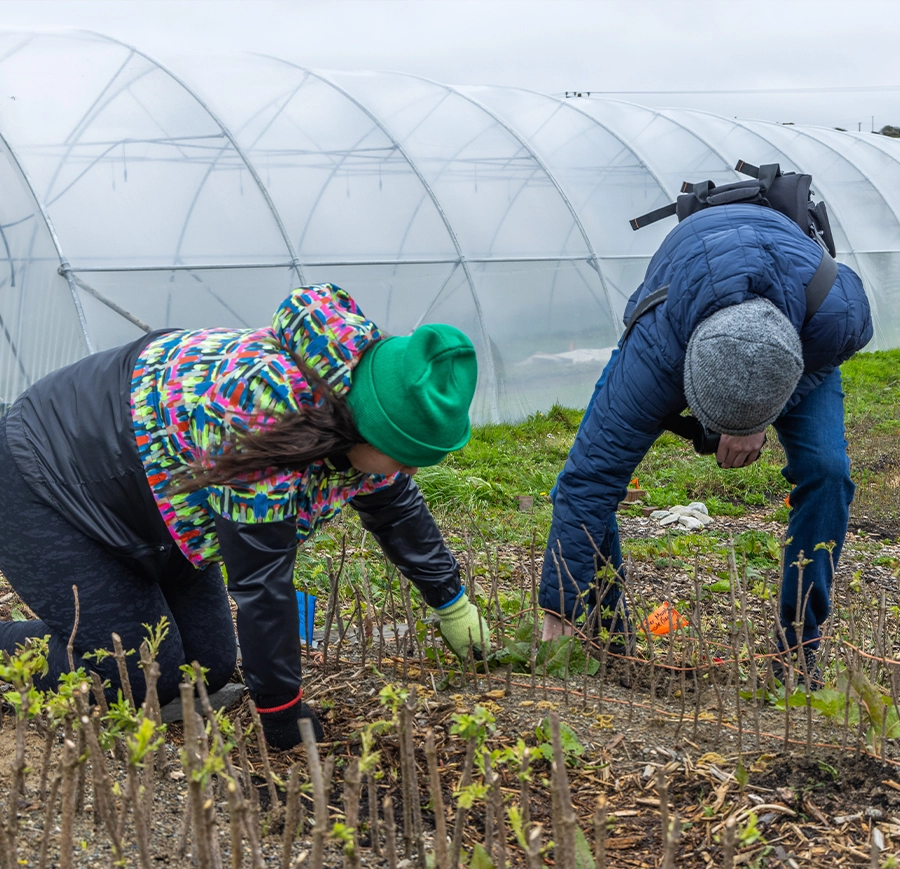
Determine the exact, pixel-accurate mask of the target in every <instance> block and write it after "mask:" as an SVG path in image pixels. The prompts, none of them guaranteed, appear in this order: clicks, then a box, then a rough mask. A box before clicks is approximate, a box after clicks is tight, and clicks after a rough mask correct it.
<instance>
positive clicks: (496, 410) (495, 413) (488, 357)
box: [282, 61, 500, 421]
mask: <svg viewBox="0 0 900 869" xmlns="http://www.w3.org/2000/svg"><path fill="white" fill-rule="evenodd" d="M282 62H283V63H287V64H289V65H291V66H295V67H296V68H297V69H300V70H303V71H304V72H307V73H309V75H311V76H314V77H315V78H317V79H319V80H320V81H321V82H323V83H324V84H326V85H329V86H330V87H332V88H334V89H335V90H336V91H337V92H338V93H340V94H343V95H344V97H346V98H347V99H348V100H350V102H352V103H353V104H354V105H355V106H356V107H357V108H358V109H359V110H360V111H362V112H365V114H366V115H367V116H368V117H369V119H370V120H371V121H372V122H373V123H374V124H375V125H376V126H377V127H378V128H379V129H380V130H381V131H382V132H383V133H384V134H385V135H386V136H387V137H388V138H389V139H390V140H391V141H392V142H393V143H394V146H395V147H396V149H397V153H398V154H400V155H401V156H402V157H403V159H404V160H406V162H407V164H408V165H409V168H410V169H412V171H413V172H414V173H415V175H416V178H418V179H419V183H420V184H421V185H422V187H423V188H424V189H425V191H426V193H427V194H428V196H429V197H430V199H431V201H432V203H433V204H434V207H435V209H437V212H438V214H439V215H440V217H441V220H442V221H443V223H444V228H445V229H446V230H447V234H448V235H449V236H450V240H451V241H452V242H453V247H454V249H455V250H456V252H457V254H458V256H459V264H460V265H461V266H462V268H463V273H464V274H465V276H466V281H467V282H468V284H469V291H470V292H471V294H472V302H473V304H474V305H475V313H476V314H477V316H478V325H479V326H480V327H481V336H482V340H483V341H484V350H485V363H486V367H487V378H488V382H489V383H490V384H491V387H492V389H491V393H490V401H491V414H492V417H493V419H494V420H495V421H496V420H499V419H500V405H499V398H498V392H499V384H498V383H497V373H496V370H495V369H494V358H493V354H492V350H491V346H492V345H491V339H490V335H489V334H488V331H487V325H486V324H485V322H484V312H483V311H482V310H481V302H480V301H479V300H478V293H477V292H476V290H475V281H474V279H473V277H472V271H471V269H470V268H469V265H468V263H467V262H466V256H465V254H464V253H463V251H462V247H461V246H460V244H459V239H458V238H457V236H456V232H455V231H454V229H453V227H452V225H451V224H450V220H449V218H448V217H447V214H446V212H445V211H444V208H443V206H442V205H441V203H440V200H439V199H438V198H437V194H436V193H435V192H434V190H433V189H432V188H431V185H430V184H429V183H428V181H427V180H426V179H425V176H424V175H423V174H422V171H421V170H420V169H419V167H418V166H417V165H416V164H415V162H414V161H413V160H412V158H411V157H410V155H409V154H408V153H407V151H406V149H405V148H404V147H403V145H402V144H401V143H400V142H399V141H398V140H397V138H396V137H395V136H394V135H393V134H392V133H391V132H390V130H388V129H387V127H385V125H384V124H383V123H382V122H381V121H380V120H379V119H378V118H377V117H376V116H375V114H374V113H373V112H372V111H370V110H369V109H368V108H367V107H366V106H365V105H363V104H362V103H361V102H360V101H359V100H358V99H356V97H354V96H353V95H352V94H351V93H350V92H349V91H347V90H345V89H344V88H342V87H341V86H340V85H339V84H337V82H334V81H332V80H331V79H329V78H327V77H325V76H324V75H322V74H321V73H318V72H315V71H314V70H311V69H308V68H306V67H303V66H300V65H299V64H295V63H291V62H290V61H282Z"/></svg>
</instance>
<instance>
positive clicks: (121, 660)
mask: <svg viewBox="0 0 900 869" xmlns="http://www.w3.org/2000/svg"><path fill="white" fill-rule="evenodd" d="M112 641H113V657H114V658H115V659H116V666H117V667H118V668H119V681H120V682H121V683H122V693H123V694H124V695H125V699H126V700H127V701H128V702H129V703H130V704H131V708H132V709H135V708H136V707H135V705H134V694H133V692H132V690H131V680H130V679H129V678H128V662H127V661H126V660H125V650H124V649H123V648H122V638H121V637H120V636H119V635H118V634H116V633H114V634H113V635H112ZM185 708H187V707H185Z"/></svg>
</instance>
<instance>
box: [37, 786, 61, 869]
mask: <svg viewBox="0 0 900 869" xmlns="http://www.w3.org/2000/svg"><path fill="white" fill-rule="evenodd" d="M61 781H62V773H61V772H60V771H59V770H57V772H56V775H54V776H53V781H52V782H51V783H50V796H49V797H48V798H47V801H46V803H45V805H44V831H43V833H42V834H41V852H40V857H39V858H38V869H47V852H48V850H49V847H50V831H51V830H52V829H53V816H54V815H55V814H56V797H57V796H58V795H59V785H60V782H61Z"/></svg>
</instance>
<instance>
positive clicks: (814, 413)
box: [774, 369, 856, 649]
mask: <svg viewBox="0 0 900 869" xmlns="http://www.w3.org/2000/svg"><path fill="white" fill-rule="evenodd" d="M774 425H775V431H776V432H778V439H779V440H780V441H781V445H782V446H783V447H784V451H785V453H786V454H787V465H785V467H784V469H783V470H782V472H781V473H782V474H783V475H784V478H785V479H786V480H787V481H788V482H789V483H793V484H794V487H795V488H794V490H793V491H792V492H791V496H790V504H791V516H790V520H789V522H788V529H787V536H788V539H790V541H791V542H790V543H789V544H788V546H787V549H786V550H785V559H784V563H785V568H784V583H783V586H782V591H781V602H780V604H781V624H782V627H783V628H784V633H785V636H786V638H787V641H788V646H793V645H795V644H796V643H797V632H796V631H795V629H794V625H793V622H794V621H795V620H797V621H799V619H796V612H797V586H798V570H797V567H795V566H794V564H795V563H796V562H797V560H798V558H799V556H800V553H801V552H802V553H803V558H804V559H811V560H812V562H811V563H810V564H807V565H806V566H805V567H804V568H803V582H802V587H801V588H800V600H801V606H802V602H803V601H804V600H806V608H805V610H804V612H803V618H802V622H803V631H802V639H803V641H804V642H805V643H807V644H808V645H809V646H810V647H811V648H814V649H815V648H818V646H819V634H820V628H821V625H822V623H823V622H824V621H825V619H827V618H828V615H829V613H830V612H831V581H832V578H833V575H834V569H835V568H836V567H837V563H838V559H839V558H840V555H841V548H842V547H843V545H844V537H845V536H846V534H847V523H848V522H849V520H850V503H851V502H852V501H853V493H854V491H855V488H856V487H855V486H854V485H853V482H852V481H851V480H850V460H849V458H848V457H847V441H846V440H845V438H844V393H843V391H842V389H841V372H840V369H835V371H834V372H832V373H831V374H830V375H829V376H828V377H827V378H825V380H824V381H822V383H821V384H819V386H818V387H817V388H816V389H814V390H813V391H812V392H811V393H809V395H807V396H806V397H805V398H804V399H803V400H802V401H801V402H800V403H799V404H797V405H796V407H794V408H792V409H791V410H790V411H789V412H788V413H786V414H784V416H782V417H779V418H778V419H777V420H776V421H775V424H774ZM829 542H833V543H834V549H833V551H832V552H831V553H829V552H828V551H827V550H826V549H820V550H818V551H816V544H817V543H829Z"/></svg>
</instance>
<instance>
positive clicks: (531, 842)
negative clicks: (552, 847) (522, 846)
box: [525, 824, 561, 869]
mask: <svg viewBox="0 0 900 869" xmlns="http://www.w3.org/2000/svg"><path fill="white" fill-rule="evenodd" d="M527 835H528V852H527V854H526V855H525V856H526V860H527V865H528V869H541V866H542V865H543V861H542V860H541V825H540V824H535V826H534V827H532V828H531V830H529V831H528V834H527ZM560 865H561V864H560Z"/></svg>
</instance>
